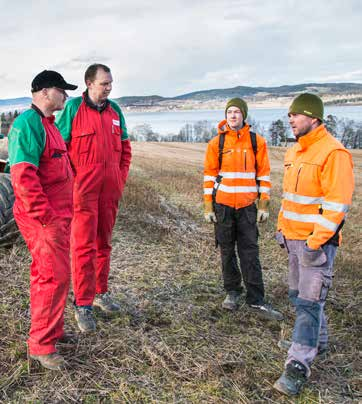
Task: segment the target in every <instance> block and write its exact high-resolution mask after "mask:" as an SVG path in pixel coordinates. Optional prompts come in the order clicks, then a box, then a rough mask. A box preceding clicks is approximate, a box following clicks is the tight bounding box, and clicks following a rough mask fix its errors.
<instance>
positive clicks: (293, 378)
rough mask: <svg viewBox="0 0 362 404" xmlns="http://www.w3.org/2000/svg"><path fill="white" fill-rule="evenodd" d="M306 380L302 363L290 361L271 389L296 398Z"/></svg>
mask: <svg viewBox="0 0 362 404" xmlns="http://www.w3.org/2000/svg"><path fill="white" fill-rule="evenodd" d="M307 380H308V378H307V368H306V367H305V366H304V365H303V364H302V363H300V362H298V361H295V360H292V361H291V362H290V363H288V365H287V366H286V368H285V370H284V372H283V374H282V375H281V376H280V377H279V379H278V380H277V381H276V382H275V383H274V385H273V387H274V389H276V390H278V391H279V392H280V393H283V394H286V395H288V396H296V395H298V394H299V393H300V391H301V390H302V388H303V386H304V385H305V383H306V381H307Z"/></svg>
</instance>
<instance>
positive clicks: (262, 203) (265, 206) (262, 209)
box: [256, 199, 269, 223]
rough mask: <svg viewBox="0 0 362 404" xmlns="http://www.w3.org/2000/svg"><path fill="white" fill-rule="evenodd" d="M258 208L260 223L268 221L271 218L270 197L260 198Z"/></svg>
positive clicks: (257, 219)
mask: <svg viewBox="0 0 362 404" xmlns="http://www.w3.org/2000/svg"><path fill="white" fill-rule="evenodd" d="M257 209H258V212H257V214H256V221H257V222H258V223H263V222H266V221H267V220H268V218H269V199H259V201H258V202H257Z"/></svg>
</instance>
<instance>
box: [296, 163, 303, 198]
mask: <svg viewBox="0 0 362 404" xmlns="http://www.w3.org/2000/svg"><path fill="white" fill-rule="evenodd" d="M302 168H303V164H301V165H300V166H299V168H298V173H297V181H296V183H295V192H297V189H298V182H299V174H300V172H301V170H302Z"/></svg>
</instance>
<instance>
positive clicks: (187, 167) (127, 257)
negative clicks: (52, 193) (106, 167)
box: [0, 143, 362, 404]
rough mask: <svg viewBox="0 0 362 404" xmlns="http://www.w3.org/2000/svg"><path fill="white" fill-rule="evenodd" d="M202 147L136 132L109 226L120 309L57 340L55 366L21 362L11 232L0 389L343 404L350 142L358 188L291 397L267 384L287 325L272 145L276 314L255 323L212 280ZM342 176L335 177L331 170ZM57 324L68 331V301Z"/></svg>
mask: <svg viewBox="0 0 362 404" xmlns="http://www.w3.org/2000/svg"><path fill="white" fill-rule="evenodd" d="M204 150H205V145H200V144H177V143H174V144H169V143H157V144H156V143H134V144H133V154H134V158H133V162H132V170H131V174H130V178H129V181H128V183H127V187H126V190H125V194H124V198H123V201H122V205H121V209H120V212H119V217H118V221H117V224H116V227H115V231H114V235H113V246H114V248H113V252H112V269H111V277H110V285H111V290H112V292H113V293H114V294H115V295H116V296H117V297H118V298H119V300H120V301H121V303H122V313H121V315H120V316H117V317H114V318H110V319H107V318H104V317H102V316H100V315H98V316H97V319H98V332H97V333H96V334H95V335H93V336H83V337H82V338H81V339H80V342H79V343H78V345H77V346H75V347H67V346H61V347H60V348H59V349H60V352H62V353H64V354H65V356H66V358H67V360H68V361H69V365H70V367H69V370H67V371H65V372H64V373H63V374H58V373H55V372H51V371H46V370H43V369H41V368H31V369H30V371H29V370H28V365H27V359H26V345H25V341H26V338H27V332H28V328H29V315H28V300H29V285H28V282H29V270H28V267H29V264H30V258H29V254H28V252H27V250H26V248H25V245H24V244H23V243H22V242H19V243H17V244H16V245H15V246H14V247H13V248H12V249H10V250H0V279H1V290H0V319H1V321H0V339H1V344H0V362H1V368H0V400H1V401H3V402H13V403H15V402H19V403H22V402H39V403H40V402H47V403H60V402H69V403H72V402H74V403H79V402H82V403H113V402H115V403H118V402H122V403H123V402H125V403H149V402H162V403H170V402H177V403H264V402H268V403H292V402H297V403H308V404H309V403H349V402H356V403H357V402H361V400H362V378H361V373H362V372H361V371H362V364H361V350H362V349H361V348H362V347H361V345H362V344H361V334H362V329H361V324H362V315H361V305H362V304H361V303H362V302H361V289H362V287H361V286H362V281H361V220H360V214H361V212H362V209H361V201H362V198H361V197H362V193H361V171H362V152H361V151H356V152H354V153H353V156H354V161H355V168H356V169H355V173H356V179H357V183H356V192H355V196H354V202H353V207H352V209H351V211H350V213H349V217H348V220H347V223H346V226H345V230H344V242H343V246H342V248H340V251H339V252H338V255H337V259H336V264H335V280H334V287H333V289H332V290H331V291H330V294H329V299H328V303H327V313H328V315H329V317H330V333H331V352H330V354H329V355H328V357H327V358H325V359H323V360H317V361H316V362H315V364H314V366H313V372H312V376H311V379H310V383H309V384H308V386H307V388H306V389H305V390H304V391H303V393H302V395H301V396H300V397H299V398H298V399H296V400H291V399H288V398H286V397H284V396H281V395H280V394H278V393H277V392H274V391H273V389H272V384H273V383H274V381H275V380H276V378H278V377H279V375H280V373H281V372H282V369H283V362H284V359H285V353H284V352H281V351H280V350H279V348H278V347H277V342H278V340H279V338H280V337H283V338H284V337H290V335H291V331H292V326H293V319H294V316H293V312H292V310H291V309H290V307H289V304H288V299H287V285H286V281H287V257H286V254H285V252H284V251H283V250H281V249H279V247H278V246H277V244H276V242H275V241H274V240H273V235H274V230H275V220H276V216H277V212H278V210H279V203H280V197H281V178H282V160H283V153H284V151H285V150H284V149H279V148H271V150H270V157H271V162H272V180H273V184H274V187H273V195H272V204H271V220H270V221H269V222H268V223H267V224H263V225H261V226H260V234H261V237H260V255H261V261H262V266H263V270H264V279H265V284H266V290H267V295H268V300H269V301H270V302H271V303H273V305H274V306H275V307H277V308H278V309H280V310H281V311H282V312H283V313H284V314H285V316H286V319H285V321H284V322H281V323H276V322H265V321H262V320H260V319H258V318H257V317H255V315H253V314H252V313H250V312H249V311H248V309H247V307H246V306H245V305H242V306H241V307H240V309H239V310H238V311H237V312H235V313H227V312H225V311H223V310H222V309H221V307H220V306H221V302H222V300H223V298H224V292H223V290H222V284H221V274H220V260H219V254H218V251H216V250H215V248H214V241H213V229H212V227H210V225H207V224H205V223H204V221H203V215H202V176H203V172H202V166H203V156H204ZM341 181H343V178H341ZM71 301H72V298H71V296H70V297H69V302H68V305H67V309H66V328H67V329H71V330H74V331H76V330H77V328H76V325H75V321H74V318H73V313H72V308H71Z"/></svg>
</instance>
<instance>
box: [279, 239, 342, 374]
mask: <svg viewBox="0 0 362 404" xmlns="http://www.w3.org/2000/svg"><path fill="white" fill-rule="evenodd" d="M286 246H287V249H288V255H289V277H288V284H289V299H290V301H291V303H292V304H293V305H294V306H295V309H296V319H295V324H294V330H293V338H292V346H291V347H290V349H289V351H288V358H287V361H286V365H287V364H288V363H289V362H290V361H292V360H296V361H298V362H301V363H303V365H304V366H306V367H307V369H308V376H309V375H310V366H311V364H312V362H313V360H314V358H315V357H316V355H317V353H318V349H321V348H324V347H326V346H327V343H328V329H327V318H326V315H325V312H324V305H325V302H326V298H327V294H328V290H329V288H330V287H331V286H332V277H333V262H334V257H335V255H336V251H337V247H336V246H335V245H332V244H327V245H325V246H323V247H322V249H320V250H313V251H311V250H309V249H308V248H307V247H306V246H305V241H304V240H286Z"/></svg>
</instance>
